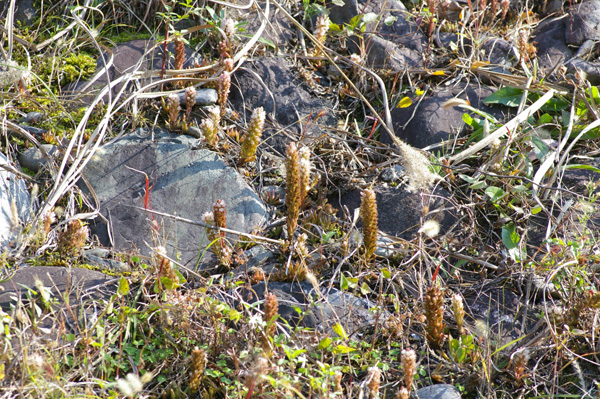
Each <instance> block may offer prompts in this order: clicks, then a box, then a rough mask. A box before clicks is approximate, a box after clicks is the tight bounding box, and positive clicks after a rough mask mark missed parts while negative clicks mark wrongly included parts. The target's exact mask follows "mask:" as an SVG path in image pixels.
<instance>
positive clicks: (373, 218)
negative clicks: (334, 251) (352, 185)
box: [360, 190, 378, 260]
mask: <svg viewBox="0 0 600 399" xmlns="http://www.w3.org/2000/svg"><path fill="white" fill-rule="evenodd" d="M360 214H361V216H362V220H363V227H362V228H363V236H364V238H363V244H364V246H365V256H366V258H367V260H368V259H371V257H372V256H373V254H374V253H375V250H376V249H377V231H378V228H377V200H376V197H375V191H373V190H365V191H363V192H362V194H361V204H360Z"/></svg>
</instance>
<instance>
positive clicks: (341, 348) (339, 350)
mask: <svg viewBox="0 0 600 399" xmlns="http://www.w3.org/2000/svg"><path fill="white" fill-rule="evenodd" d="M355 350H356V349H354V348H352V347H350V346H347V345H337V346H336V347H335V348H333V352H334V353H338V354H341V353H344V354H345V353H350V352H354V351H355Z"/></svg>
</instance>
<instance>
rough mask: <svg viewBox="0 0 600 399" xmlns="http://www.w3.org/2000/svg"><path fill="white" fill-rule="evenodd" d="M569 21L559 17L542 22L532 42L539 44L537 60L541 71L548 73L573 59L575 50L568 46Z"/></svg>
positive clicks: (535, 31)
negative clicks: (566, 37)
mask: <svg viewBox="0 0 600 399" xmlns="http://www.w3.org/2000/svg"><path fill="white" fill-rule="evenodd" d="M567 22H568V19H565V18H563V17H557V18H553V19H548V20H546V21H542V22H540V24H539V25H538V26H537V27H536V28H535V30H534V32H533V37H532V39H531V40H533V41H535V42H537V44H536V45H535V46H536V48H537V59H538V65H539V67H540V69H541V70H542V71H543V72H545V73H548V72H550V71H552V70H553V69H554V68H555V66H561V65H563V64H564V63H565V62H567V61H568V60H569V59H571V57H573V50H572V49H571V48H570V47H569V46H568V45H567V41H566V40H565V35H566V34H567V31H568V29H567V27H566V25H565V24H566V23H567Z"/></svg>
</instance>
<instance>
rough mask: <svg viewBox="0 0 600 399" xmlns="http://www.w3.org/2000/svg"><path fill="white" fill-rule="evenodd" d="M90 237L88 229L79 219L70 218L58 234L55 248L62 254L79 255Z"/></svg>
mask: <svg viewBox="0 0 600 399" xmlns="http://www.w3.org/2000/svg"><path fill="white" fill-rule="evenodd" d="M89 237H90V229H89V228H88V227H87V226H86V225H84V224H83V223H82V222H81V221H79V220H71V221H70V222H69V223H68V224H67V228H66V230H65V231H63V232H61V233H60V234H59V235H58V247H57V250H58V252H59V253H60V254H61V255H64V256H79V253H80V252H81V250H82V249H83V247H84V246H85V243H86V242H87V240H88V238H89Z"/></svg>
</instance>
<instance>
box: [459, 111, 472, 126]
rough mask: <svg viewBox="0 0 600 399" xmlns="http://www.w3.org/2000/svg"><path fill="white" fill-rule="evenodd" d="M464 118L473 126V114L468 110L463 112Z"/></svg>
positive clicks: (464, 120) (465, 121)
mask: <svg viewBox="0 0 600 399" xmlns="http://www.w3.org/2000/svg"><path fill="white" fill-rule="evenodd" d="M462 120H463V122H464V123H466V124H467V125H469V126H473V117H471V115H469V114H467V113H466V112H465V113H464V114H463V116H462Z"/></svg>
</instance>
